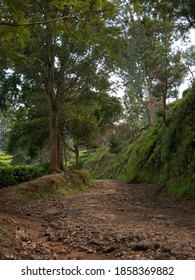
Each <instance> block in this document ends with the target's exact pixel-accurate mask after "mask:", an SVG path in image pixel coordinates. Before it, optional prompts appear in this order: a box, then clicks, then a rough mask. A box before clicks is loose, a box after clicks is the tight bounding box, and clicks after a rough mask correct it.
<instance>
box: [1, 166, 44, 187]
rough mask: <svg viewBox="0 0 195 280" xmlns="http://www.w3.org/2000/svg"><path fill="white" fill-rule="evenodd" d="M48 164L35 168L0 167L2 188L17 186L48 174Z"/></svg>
mask: <svg viewBox="0 0 195 280" xmlns="http://www.w3.org/2000/svg"><path fill="white" fill-rule="evenodd" d="M47 171H48V164H47V163H44V164H39V165H35V166H0V188H4V187H8V186H12V185H17V184H19V183H22V182H26V181H29V180H32V179H35V178H37V177H39V176H43V175H45V174H47Z"/></svg>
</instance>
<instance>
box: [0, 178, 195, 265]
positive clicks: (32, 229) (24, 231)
mask: <svg viewBox="0 0 195 280" xmlns="http://www.w3.org/2000/svg"><path fill="white" fill-rule="evenodd" d="M0 211H1V212H2V211H3V212H4V213H7V215H8V217H9V219H10V221H11V224H10V225H11V226H10V230H11V231H13V234H14V243H13V244H12V245H10V246H7V245H6V246H7V247H6V248H4V250H3V253H2V255H1V259H3V258H5V259H139V260H140V259H173V260H175V259H195V219H194V217H195V203H193V202H189V201H183V200H181V199H176V198H174V197H171V196H170V195H169V194H167V193H166V191H164V190H162V189H160V188H159V186H155V185H146V184H128V183H124V182H121V181H116V180H99V181H97V182H96V184H95V186H94V187H92V188H91V189H89V190H88V191H85V192H81V193H77V194H74V195H71V196H68V197H62V198H56V199H51V200H38V201H31V202H28V203H24V204H18V203H17V204H13V203H12V204H9V203H7V204H6V205H1V207H0ZM0 245H1V247H2V246H4V245H3V244H0Z"/></svg>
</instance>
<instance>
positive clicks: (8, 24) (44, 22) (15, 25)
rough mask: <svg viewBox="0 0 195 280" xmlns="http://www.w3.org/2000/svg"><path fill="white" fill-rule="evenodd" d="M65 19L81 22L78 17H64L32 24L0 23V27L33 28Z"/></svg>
mask: <svg viewBox="0 0 195 280" xmlns="http://www.w3.org/2000/svg"><path fill="white" fill-rule="evenodd" d="M64 19H76V20H79V21H80V19H79V18H78V17H77V16H63V17H59V18H55V19H50V20H45V21H32V22H26V23H15V22H5V21H0V26H2V25H6V26H14V27H20V26H21V27H22V26H24V27H25V26H27V27H28V26H32V25H39V24H49V23H53V22H57V21H60V20H64Z"/></svg>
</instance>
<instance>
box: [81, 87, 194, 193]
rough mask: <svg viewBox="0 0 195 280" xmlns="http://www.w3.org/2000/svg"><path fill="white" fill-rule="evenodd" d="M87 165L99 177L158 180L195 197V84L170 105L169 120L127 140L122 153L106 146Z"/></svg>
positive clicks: (88, 160)
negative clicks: (131, 139) (182, 96)
mask: <svg viewBox="0 0 195 280" xmlns="http://www.w3.org/2000/svg"><path fill="white" fill-rule="evenodd" d="M84 168H85V169H86V170H88V171H89V172H90V173H91V174H92V176H94V177H96V178H120V179H125V180H128V181H136V182H140V181H141V182H147V183H157V184H160V185H162V186H165V187H167V188H168V189H169V191H170V192H173V193H175V194H177V195H179V196H190V197H192V198H195V86H194V87H193V88H192V89H191V91H190V92H189V93H188V94H187V95H186V96H185V98H182V99H180V100H178V101H176V102H174V103H172V104H171V105H169V109H168V112H167V119H166V123H164V121H163V118H162V117H159V118H158V119H156V121H155V123H154V124H153V126H151V127H149V128H148V129H146V130H144V131H143V132H141V133H140V135H139V136H138V137H137V139H136V140H135V141H134V142H129V143H124V147H123V149H122V151H121V152H119V153H118V154H112V153H110V150H109V147H103V148H102V149H101V150H99V151H97V152H96V153H94V154H92V155H91V156H90V157H89V158H88V159H87V160H86V161H85V164H84Z"/></svg>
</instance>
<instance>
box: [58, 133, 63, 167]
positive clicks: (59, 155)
mask: <svg viewBox="0 0 195 280" xmlns="http://www.w3.org/2000/svg"><path fill="white" fill-rule="evenodd" d="M62 141H63V140H62V136H61V135H60V134H59V136H58V157H59V168H60V170H64V152H63V142H62Z"/></svg>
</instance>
